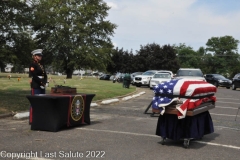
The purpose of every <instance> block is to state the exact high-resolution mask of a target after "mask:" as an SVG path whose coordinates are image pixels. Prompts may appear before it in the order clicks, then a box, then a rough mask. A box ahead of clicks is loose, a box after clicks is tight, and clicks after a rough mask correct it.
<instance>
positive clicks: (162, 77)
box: [149, 72, 172, 89]
mask: <svg viewBox="0 0 240 160" xmlns="http://www.w3.org/2000/svg"><path fill="white" fill-rule="evenodd" d="M171 79H172V76H171V74H169V73H166V72H157V73H155V74H154V76H153V77H152V79H151V80H150V85H149V86H150V89H153V87H155V86H157V85H158V84H160V83H163V82H167V81H170V80H171Z"/></svg>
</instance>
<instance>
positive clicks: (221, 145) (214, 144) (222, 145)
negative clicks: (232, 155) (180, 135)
mask: <svg viewBox="0 0 240 160" xmlns="http://www.w3.org/2000/svg"><path fill="white" fill-rule="evenodd" d="M193 142H197V143H202V144H208V145H212V146H220V147H226V148H233V149H240V147H237V146H232V145H225V144H218V143H211V142H203V141H193Z"/></svg>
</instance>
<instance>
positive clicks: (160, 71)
mask: <svg viewBox="0 0 240 160" xmlns="http://www.w3.org/2000/svg"><path fill="white" fill-rule="evenodd" d="M158 73H168V74H170V75H171V78H173V77H174V75H173V73H172V71H168V70H159V71H158Z"/></svg>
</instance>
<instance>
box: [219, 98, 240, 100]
mask: <svg viewBox="0 0 240 160" xmlns="http://www.w3.org/2000/svg"><path fill="white" fill-rule="evenodd" d="M217 99H232V100H240V99H239V98H238V99H236V98H217Z"/></svg>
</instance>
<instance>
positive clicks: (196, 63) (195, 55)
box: [175, 44, 203, 68]
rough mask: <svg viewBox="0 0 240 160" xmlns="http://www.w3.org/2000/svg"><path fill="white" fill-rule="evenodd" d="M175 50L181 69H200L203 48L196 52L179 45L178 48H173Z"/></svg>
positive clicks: (188, 47)
mask: <svg viewBox="0 0 240 160" xmlns="http://www.w3.org/2000/svg"><path fill="white" fill-rule="evenodd" d="M175 49H176V51H177V57H178V60H179V64H180V66H181V68H201V67H200V64H201V60H202V55H203V53H202V52H203V50H202V49H203V48H202V49H201V50H200V51H198V52H196V51H194V50H193V48H192V47H190V46H186V45H185V44H180V45H179V46H175Z"/></svg>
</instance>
